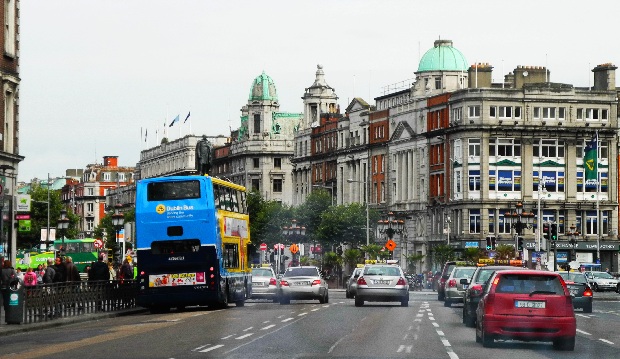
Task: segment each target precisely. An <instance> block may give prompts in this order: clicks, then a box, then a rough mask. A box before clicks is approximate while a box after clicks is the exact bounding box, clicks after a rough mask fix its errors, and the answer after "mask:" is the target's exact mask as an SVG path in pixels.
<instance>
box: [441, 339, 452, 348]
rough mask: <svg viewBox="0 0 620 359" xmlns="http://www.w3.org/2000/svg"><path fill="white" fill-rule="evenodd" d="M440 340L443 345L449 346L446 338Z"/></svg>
mask: <svg viewBox="0 0 620 359" xmlns="http://www.w3.org/2000/svg"><path fill="white" fill-rule="evenodd" d="M441 342H442V343H443V346H444V347H449V346H450V342H449V341H448V339H441Z"/></svg>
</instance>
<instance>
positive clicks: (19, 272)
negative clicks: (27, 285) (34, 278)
mask: <svg viewBox="0 0 620 359" xmlns="http://www.w3.org/2000/svg"><path fill="white" fill-rule="evenodd" d="M15 273H17V279H18V280H19V284H20V285H24V272H23V271H22V269H21V268H19V267H17V268H16V269H15Z"/></svg>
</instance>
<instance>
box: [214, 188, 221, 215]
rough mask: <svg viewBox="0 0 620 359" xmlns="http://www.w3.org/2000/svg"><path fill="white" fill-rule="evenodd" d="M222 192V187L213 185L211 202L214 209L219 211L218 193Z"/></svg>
mask: <svg viewBox="0 0 620 359" xmlns="http://www.w3.org/2000/svg"><path fill="white" fill-rule="evenodd" d="M221 190H222V187H221V186H220V185H217V184H213V202H214V207H215V208H217V209H220V208H221V207H220V200H221V198H220V192H221Z"/></svg>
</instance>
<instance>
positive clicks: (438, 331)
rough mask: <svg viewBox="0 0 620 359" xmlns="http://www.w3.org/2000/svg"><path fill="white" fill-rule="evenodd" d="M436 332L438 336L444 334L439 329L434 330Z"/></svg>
mask: <svg viewBox="0 0 620 359" xmlns="http://www.w3.org/2000/svg"><path fill="white" fill-rule="evenodd" d="M436 332H437V335H439V336H440V337H443V336H444V334H443V331H441V330H436Z"/></svg>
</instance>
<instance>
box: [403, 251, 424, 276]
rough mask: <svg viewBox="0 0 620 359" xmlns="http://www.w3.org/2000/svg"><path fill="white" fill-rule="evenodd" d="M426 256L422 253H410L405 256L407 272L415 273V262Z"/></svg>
mask: <svg viewBox="0 0 620 359" xmlns="http://www.w3.org/2000/svg"><path fill="white" fill-rule="evenodd" d="M424 257H426V256H425V255H424V254H411V255H408V256H407V272H409V273H416V268H417V267H418V265H417V263H418V262H419V261H421V260H422V259H424Z"/></svg>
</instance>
